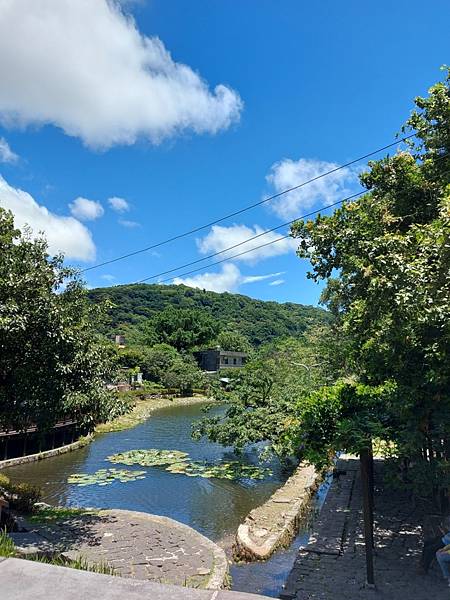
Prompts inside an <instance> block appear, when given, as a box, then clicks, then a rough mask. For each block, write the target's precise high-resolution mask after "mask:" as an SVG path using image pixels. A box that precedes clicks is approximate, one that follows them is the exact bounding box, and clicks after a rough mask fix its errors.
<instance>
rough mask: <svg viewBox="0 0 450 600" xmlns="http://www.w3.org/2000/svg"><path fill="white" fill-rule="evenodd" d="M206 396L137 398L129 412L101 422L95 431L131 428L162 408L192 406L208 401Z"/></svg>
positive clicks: (102, 431) (105, 431) (103, 431)
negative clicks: (106, 421)
mask: <svg viewBox="0 0 450 600" xmlns="http://www.w3.org/2000/svg"><path fill="white" fill-rule="evenodd" d="M207 400H208V399H207V398H206V397H205V396H192V397H190V398H172V399H169V398H150V399H149V400H137V401H136V405H135V406H134V408H133V409H132V410H131V411H130V412H129V413H127V414H125V415H122V416H121V417H118V418H117V419H114V421H110V422H108V423H101V424H100V425H97V427H96V428H95V433H109V432H111V431H122V430H123V429H130V428H131V427H135V426H136V425H139V423H142V422H143V421H145V420H146V419H148V417H149V416H150V415H151V414H152V413H153V412H155V410H159V409H161V408H168V407H171V406H172V407H175V406H190V405H191V404H199V403H202V402H206V401H207Z"/></svg>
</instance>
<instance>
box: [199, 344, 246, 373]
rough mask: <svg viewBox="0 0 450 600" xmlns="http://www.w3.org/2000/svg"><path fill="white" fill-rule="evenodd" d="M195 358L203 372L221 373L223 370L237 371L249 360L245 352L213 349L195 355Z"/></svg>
mask: <svg viewBox="0 0 450 600" xmlns="http://www.w3.org/2000/svg"><path fill="white" fill-rule="evenodd" d="M195 358H196V360H197V362H198V365H199V367H200V368H201V369H202V371H209V372H211V371H213V372H217V371H221V370H222V369H235V368H239V367H243V366H244V365H245V361H246V359H247V354H246V353H245V352H232V351H231V350H220V349H219V348H217V349H214V348H211V349H209V350H202V351H201V352H196V353H195Z"/></svg>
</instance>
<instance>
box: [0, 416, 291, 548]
mask: <svg viewBox="0 0 450 600" xmlns="http://www.w3.org/2000/svg"><path fill="white" fill-rule="evenodd" d="M217 410H220V409H217ZM201 417H202V406H201V405H194V406H184V407H174V408H167V409H163V410H161V411H158V412H157V413H154V414H153V415H152V418H151V419H149V420H148V421H147V422H145V423H142V424H141V425H138V426H137V427H135V428H133V429H129V430H126V431H121V432H114V433H109V434H105V435H102V436H99V437H98V438H96V440H95V441H94V442H93V443H92V444H90V445H89V446H86V447H85V448H82V449H80V450H77V451H75V452H72V453H69V454H64V455H61V456H58V457H55V458H51V459H47V460H44V461H42V462H38V463H31V464H28V465H21V466H18V467H15V468H14V469H8V470H7V474H8V475H9V476H10V477H11V478H13V479H15V480H20V481H27V482H29V483H33V484H36V485H39V486H41V487H42V489H43V493H44V497H43V500H44V501H45V502H48V503H50V504H65V505H69V506H85V507H103V508H124V509H129V510H139V511H143V512H149V513H153V514H159V515H164V516H168V517H172V518H174V519H176V520H178V521H181V522H182V523H186V524H187V525H190V526H191V527H194V528H195V529H197V530H198V531H200V532H201V533H203V534H204V535H206V536H208V537H209V538H211V539H214V540H218V539H220V538H223V537H225V536H226V535H228V534H230V533H234V532H235V531H236V529H237V527H238V525H239V524H240V523H241V522H242V520H243V519H244V517H245V516H246V514H247V513H248V512H249V511H250V510H251V509H252V508H254V507H255V506H258V505H259V504H261V503H263V502H264V501H265V500H266V499H267V498H269V496H270V495H271V494H272V493H273V492H274V490H275V489H276V488H277V487H278V486H279V485H280V483H281V482H282V481H284V480H285V478H286V475H285V474H284V473H283V472H282V470H281V468H280V465H279V464H278V463H276V462H274V463H273V464H272V465H271V468H272V469H273V475H272V476H271V477H269V478H267V479H266V480H264V481H262V482H261V481H248V480H247V481H229V480H223V479H203V478H201V477H186V476H185V475H179V474H172V473H168V472H167V471H164V470H163V469H158V468H148V469H146V470H147V475H146V479H143V480H138V481H134V482H131V483H126V484H125V483H120V482H115V483H113V484H112V485H110V486H105V487H98V486H88V487H77V486H75V485H70V484H68V483H67V477H68V476H69V475H71V474H72V473H93V472H94V471H97V470H98V469H101V468H106V467H108V466H110V463H108V462H106V461H105V459H106V457H107V456H109V455H111V454H114V453H116V452H123V451H126V450H135V449H139V448H159V449H176V450H182V451H185V452H188V453H189V454H190V456H191V458H192V459H193V460H209V461H211V460H213V461H215V460H230V459H233V458H234V457H233V455H232V454H231V453H230V449H224V448H223V447H221V446H219V445H218V444H212V443H210V442H206V441H200V442H195V441H193V440H192V439H191V436H190V434H191V426H192V422H194V421H196V420H198V419H200V418H201ZM246 460H248V461H249V462H256V460H257V453H256V452H252V453H249V454H248V455H247V456H246ZM116 466H118V465H116ZM127 468H134V467H127ZM136 468H137V469H141V468H142V469H144V467H138V466H137V467H136Z"/></svg>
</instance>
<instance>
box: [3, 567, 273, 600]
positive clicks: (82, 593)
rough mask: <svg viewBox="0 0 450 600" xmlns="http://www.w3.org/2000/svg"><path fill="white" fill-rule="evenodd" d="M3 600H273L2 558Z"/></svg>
mask: <svg viewBox="0 0 450 600" xmlns="http://www.w3.org/2000/svg"><path fill="white" fill-rule="evenodd" d="M0 597H1V599H2V600H270V599H269V598H267V597H266V596H258V595H256V594H255V595H254V594H244V593H242V592H228V591H225V590H215V591H212V590H209V591H208V590H194V589H190V588H185V587H179V586H174V585H162V584H159V583H153V582H150V581H141V580H136V579H122V578H121V577H111V576H109V575H99V574H97V573H88V572H87V571H77V570H75V569H67V568H66V567H55V566H53V565H47V564H43V563H39V562H33V561H30V560H23V559H18V558H6V559H5V558H0Z"/></svg>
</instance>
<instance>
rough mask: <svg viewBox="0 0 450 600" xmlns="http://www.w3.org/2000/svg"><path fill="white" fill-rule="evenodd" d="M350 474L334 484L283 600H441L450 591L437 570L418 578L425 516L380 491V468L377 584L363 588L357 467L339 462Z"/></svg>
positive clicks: (404, 499) (402, 496)
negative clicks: (422, 525)
mask: <svg viewBox="0 0 450 600" xmlns="http://www.w3.org/2000/svg"><path fill="white" fill-rule="evenodd" d="M339 468H340V469H343V470H345V471H346V474H343V475H341V476H340V477H339V479H338V480H335V482H334V483H333V485H332V487H331V489H330V491H329V492H328V496H327V499H326V501H325V504H324V506H323V508H322V511H321V513H320V516H319V518H318V519H317V520H316V522H315V525H314V532H313V535H312V537H311V540H310V543H309V544H308V546H307V547H306V548H304V549H302V550H300V552H299V554H298V557H297V559H296V561H295V564H294V567H293V570H292V572H291V574H290V576H289V578H288V581H287V583H286V586H285V591H284V592H283V594H282V595H281V598H284V599H286V600H287V599H295V600H340V599H341V598H342V599H343V600H366V599H370V600H401V599H402V598H405V599H410V600H439V599H441V598H449V597H450V590H449V589H448V587H447V583H446V581H445V580H444V579H443V578H442V575H441V572H440V570H439V567H438V566H437V565H436V564H434V565H433V566H432V568H431V570H430V572H429V574H428V575H427V576H423V575H419V574H418V572H417V567H418V562H419V558H420V554H421V547H422V527H421V522H422V519H423V514H421V512H420V510H419V508H418V507H415V506H414V505H413V504H412V503H411V501H410V500H408V498H407V497H406V495H405V494H402V493H398V492H392V491H390V490H388V489H385V488H384V487H383V485H382V476H381V475H382V463H381V461H380V462H378V461H377V465H376V492H375V545H376V551H375V552H376V555H375V582H376V589H371V588H368V587H367V586H366V585H365V568H366V566H365V548H364V539H363V524H362V509H361V506H362V499H361V486H360V477H359V462H358V461H356V460H346V461H340V465H339Z"/></svg>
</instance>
